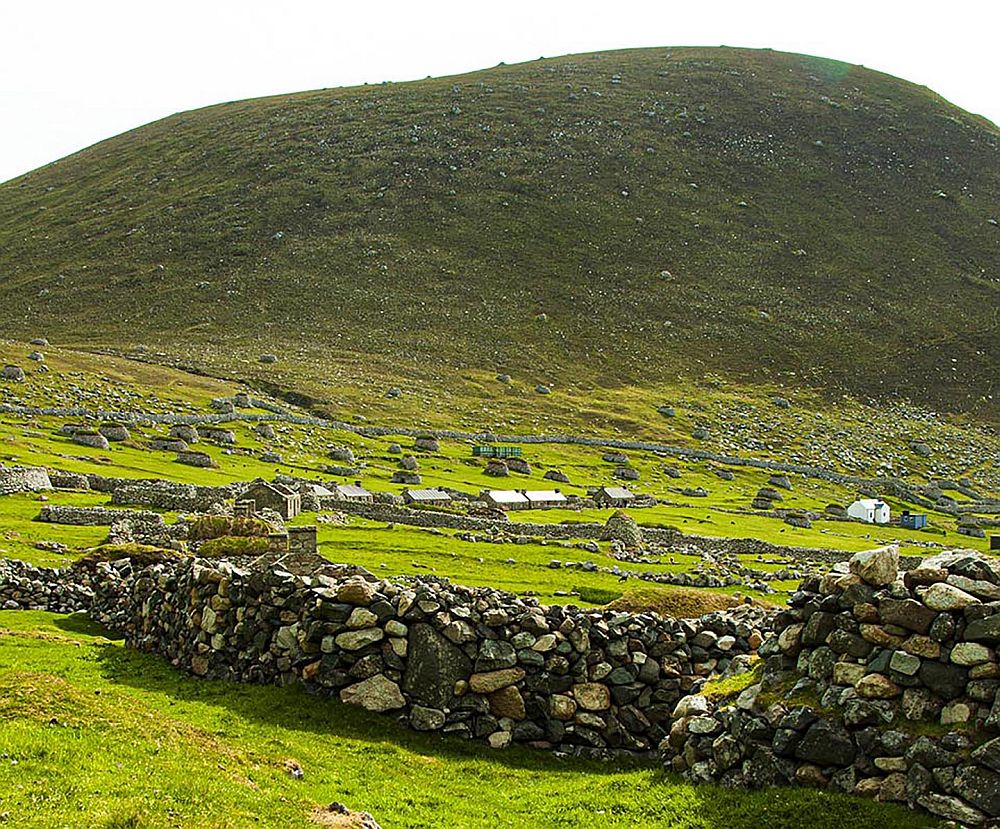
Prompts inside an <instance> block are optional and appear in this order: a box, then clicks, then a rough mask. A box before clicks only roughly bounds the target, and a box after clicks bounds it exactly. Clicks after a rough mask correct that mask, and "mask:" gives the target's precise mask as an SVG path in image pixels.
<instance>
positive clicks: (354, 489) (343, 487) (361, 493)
mask: <svg viewBox="0 0 1000 829" xmlns="http://www.w3.org/2000/svg"><path fill="white" fill-rule="evenodd" d="M337 492H339V493H340V494H341V495H343V496H344V497H345V498H363V497H366V496H368V495H371V493H370V492H369V491H368V490H367V489H365V488H364V487H363V486H357V485H356V484H337Z"/></svg>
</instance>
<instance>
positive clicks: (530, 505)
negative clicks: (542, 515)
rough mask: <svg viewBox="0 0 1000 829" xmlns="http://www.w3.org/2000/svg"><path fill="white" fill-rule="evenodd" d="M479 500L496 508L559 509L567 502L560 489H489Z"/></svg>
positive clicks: (480, 495) (484, 491)
mask: <svg viewBox="0 0 1000 829" xmlns="http://www.w3.org/2000/svg"><path fill="white" fill-rule="evenodd" d="M479 500H480V501H484V502H485V503H487V504H489V505H490V506H491V507H494V508H495V509H558V508H559V507H564V506H566V503H567V498H566V496H565V495H563V494H562V493H561V492H560V491H559V490H558V489H522V490H517V489H487V490H483V491H482V492H481V493H479Z"/></svg>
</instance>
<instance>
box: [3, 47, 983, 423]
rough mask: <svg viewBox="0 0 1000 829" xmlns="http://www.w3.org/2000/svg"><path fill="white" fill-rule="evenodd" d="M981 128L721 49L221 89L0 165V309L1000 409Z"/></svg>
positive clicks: (218, 354)
mask: <svg viewBox="0 0 1000 829" xmlns="http://www.w3.org/2000/svg"><path fill="white" fill-rule="evenodd" d="M998 142H1000V133H998V131H997V129H996V128H995V127H994V126H993V125H991V124H989V123H988V122H986V121H984V120H983V119H980V118H977V117H976V116H973V115H970V114H968V113H965V112H963V111H961V110H959V109H957V108H955V107H953V106H951V105H950V104H948V103H947V102H946V101H944V100H942V99H941V98H939V97H938V96H936V95H934V94H932V93H930V92H929V91H928V90H926V89H924V88H921V87H916V86H913V85H911V84H908V83H905V82H903V81H900V80H897V79H895V78H891V77H889V76H886V75H882V74H879V73H876V72H872V71H870V70H867V69H864V68H860V67H855V66H849V65H846V64H842V63H837V62H833V61H828V60H821V59H817V58H808V57H802V56H797V55H788V54H780V53H775V52H770V51H748V50H736V49H687V48H685V49H680V48H677V49H648V50H635V51H623V52H613V53H602V54H596V55H578V56H570V57H565V58H557V59H552V60H539V61H536V62H532V63H528V64H522V65H517V66H500V67H496V68H493V69H489V70H485V71H482V72H476V73H472V74H469V75H465V76H461V77H453V78H445V79H434V80H430V79H429V80H425V81H418V82H413V83H406V84H391V85H380V86H367V87H361V88H353V89H338V90H322V91H314V92H306V93H300V94H294V95H287V96H280V97H274V98H267V99H260V100H252V101H243V102H237V103H229V104H222V105H219V106H215V107H211V108H208V109H204V110H199V111H195V112H188V113H182V114H179V115H174V116H171V117H169V118H166V119H163V120H162V121H158V122H156V123H154V124H150V125H148V126H145V127H141V128H139V129H136V130H134V131H132V132H129V133H126V134H124V135H121V136H118V137H116V138H112V139H109V140H107V141H105V142H103V143H101V144H98V145H96V146H94V147H91V148H89V149H86V150H84V151H82V152H80V153H77V154H76V155H73V156H71V157H69V158H66V159H64V160H62V161H59V162H56V163H54V164H52V165H49V166H47V167H45V168H42V169H40V170H37V171H35V172H33V173H30V174H28V175H26V176H23V177H21V178H19V179H16V180H14V181H12V182H9V183H7V184H5V185H2V186H0V325H2V326H3V329H4V330H5V331H6V332H8V333H7V335H8V336H20V337H23V338H28V337H36V336H40V335H44V336H47V337H50V338H52V339H53V341H59V342H60V343H63V344H69V345H77V346H83V347H88V348H95V349H96V348H114V349H122V350H124V349H127V348H130V347H132V346H135V345H138V344H144V345H146V346H148V347H150V348H153V349H159V350H161V352H162V353H161V354H160V355H159V356H157V357H156V359H162V360H184V361H185V362H187V363H188V364H191V365H195V366H197V367H199V368H201V369H203V370H206V371H216V372H223V371H225V372H227V373H229V374H233V373H234V372H235V373H238V375H239V376H242V377H247V378H251V379H252V378H253V377H256V378H257V379H265V378H266V379H267V380H269V381H270V382H273V383H276V384H278V385H282V386H285V387H298V385H302V384H305V385H308V387H309V392H310V393H311V394H319V395H320V396H321V397H322V395H323V394H324V392H322V391H317V389H319V388H320V387H321V386H322V385H323V383H324V382H325V381H324V379H323V378H326V379H327V380H329V379H331V378H332V379H337V378H336V375H335V374H324V372H325V371H326V370H327V369H328V367H329V366H331V364H334V363H335V364H336V365H338V366H340V367H347V368H345V369H344V370H345V371H348V373H350V372H351V371H354V372H355V374H356V373H357V372H358V371H365V370H370V371H373V372H375V373H376V374H378V373H379V372H381V374H382V375H384V376H388V377H392V378H394V379H395V378H398V377H399V376H400V375H402V376H403V377H405V376H407V375H408V373H413V372H421V373H422V374H421V376H423V375H428V376H427V377H426V378H425V380H424V381H423V382H424V385H425V387H428V388H432V389H433V388H434V387H436V386H441V387H443V386H445V385H447V383H448V381H449V378H453V377H454V376H457V375H458V374H459V373H460V372H461V371H462V370H474V371H477V372H481V373H484V374H485V373H489V374H492V373H494V372H506V373H510V374H513V375H515V377H516V378H517V377H520V378H523V379H524V380H525V382H526V383H527V384H528V388H531V387H533V385H534V383H536V382H545V383H547V384H549V385H551V386H552V387H553V388H554V389H556V391H558V390H559V389H560V388H562V387H565V386H566V385H568V384H571V383H573V382H580V381H581V380H585V381H587V382H592V383H595V384H600V385H608V386H614V385H622V384H644V383H656V382H664V381H672V380H675V379H676V378H678V376H688V377H697V376H700V375H701V374H703V373H704V372H706V371H711V372H717V373H719V374H720V375H722V376H725V377H732V378H742V379H747V380H754V381H758V380H767V381H768V382H784V383H792V384H796V383H801V384H804V385H809V386H813V387H820V388H825V389H827V390H829V391H832V392H835V393H839V392H848V393H852V394H854V395H858V396H883V395H890V394H902V395H904V396H907V397H910V398H912V399H914V400H915V401H918V402H920V403H924V404H930V405H934V406H940V407H944V408H950V409H956V410H966V411H973V410H975V411H978V412H979V413H980V414H987V415H989V414H990V412H991V411H993V416H994V417H995V400H996V398H997V396H998V395H1000V383H998V380H997V378H998V377H1000V310H998V309H1000V228H998V227H997V226H996V221H997V219H998V218H1000V207H998V200H1000V163H998V162H1000V151H998ZM263 352H273V353H275V354H277V355H278V357H279V360H278V362H277V363H276V364H274V365H273V366H262V365H259V364H258V363H257V362H256V360H257V357H258V355H260V354H261V353H263ZM234 355H237V356H238V357H239V361H238V365H237V366H236V367H234V363H233V362H232V361H233V360H234V359H235V357H234ZM357 365H363V366H365V367H366V368H364V369H357V368H356V366H357ZM352 366H355V368H353V369H352V368H351V367H352ZM330 370H331V371H332V369H330ZM302 375H308V377H309V381H308V383H306V381H303V380H301V376H302ZM991 395H992V398H991Z"/></svg>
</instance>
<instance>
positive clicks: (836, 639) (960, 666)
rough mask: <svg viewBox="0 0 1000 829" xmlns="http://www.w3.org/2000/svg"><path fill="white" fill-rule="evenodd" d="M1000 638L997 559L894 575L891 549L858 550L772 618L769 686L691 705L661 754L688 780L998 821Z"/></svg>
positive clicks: (939, 562) (948, 559)
mask: <svg viewBox="0 0 1000 829" xmlns="http://www.w3.org/2000/svg"><path fill="white" fill-rule="evenodd" d="M998 644H1000V566H998V564H997V562H996V561H994V560H990V559H987V558H984V557H980V556H977V555H974V554H945V555H941V556H938V557H936V558H933V559H927V560H925V561H924V562H923V564H922V565H921V566H919V567H917V568H915V569H913V570H910V571H908V572H906V573H899V572H897V569H896V560H895V555H894V553H893V552H892V551H891V550H882V551H873V552H871V553H865V554H858V555H857V556H855V558H854V559H852V561H851V566H850V571H849V572H848V570H847V569H846V568H835V569H834V571H832V572H831V573H829V574H828V575H826V576H824V577H822V578H816V577H814V578H810V579H807V580H806V581H804V582H803V584H802V587H801V589H800V590H799V591H798V592H797V593H795V594H794V595H793V597H792V600H791V607H790V609H789V610H787V611H785V612H783V613H781V614H779V615H778V617H777V618H776V620H775V631H774V634H773V635H772V636H771V637H770V638H768V640H767V641H766V642H765V643H764V644H763V645H762V647H761V648H760V654H761V656H762V657H764V658H765V664H764V673H763V680H762V682H761V684H759V685H755V686H752V687H751V688H749V689H747V690H746V691H745V692H744V693H743V694H742V695H741V696H740V697H739V698H738V699H737V700H736V702H735V704H733V703H732V702H730V703H729V704H726V705H724V706H722V707H718V708H714V709H713V707H712V706H710V705H709V704H708V703H707V701H706V700H705V698H704V697H691V698H688V699H686V700H685V701H684V703H682V706H681V707H680V708H679V709H678V710H677V711H675V715H676V717H675V720H674V722H673V725H672V727H671V733H670V736H669V738H668V739H667V740H666V741H665V743H664V746H663V748H664V749H665V753H666V757H667V759H668V760H669V762H670V765H671V767H672V768H673V769H674V770H676V771H680V772H683V773H684V774H685V775H686V776H688V777H690V778H691V779H694V780H701V781H719V782H722V783H724V784H727V785H744V786H751V787H759V786H770V785H775V784H787V783H798V784H803V785H811V786H817V787H830V788H832V789H836V790H841V791H847V792H854V793H855V794H859V795H863V796H868V797H876V798H878V799H879V800H883V801H898V802H905V803H907V804H909V805H910V806H911V807H920V808H923V809H925V810H927V811H929V812H931V813H932V814H935V815H938V816H940V817H943V818H946V819H948V820H955V821H958V822H960V823H962V824H967V825H980V824H982V823H984V822H985V821H986V820H987V819H988V818H996V817H998V816H1000V736H998V734H1000V665H998V662H997V646H998ZM776 691H781V693H780V694H777V696H776V695H775V692H776ZM765 701H766V702H765ZM924 732H927V733H929V734H930V735H935V734H936V736H927V734H925V733H924Z"/></svg>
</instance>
